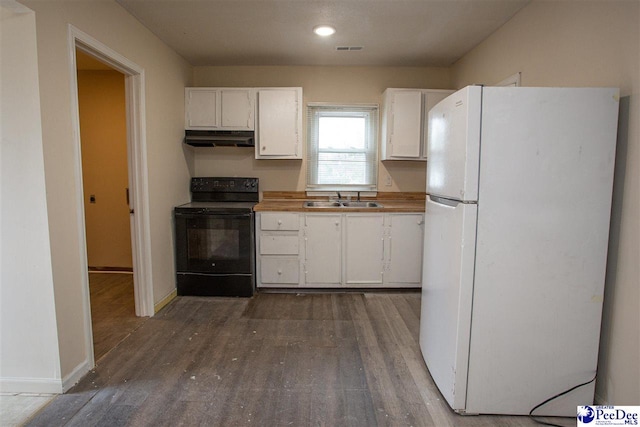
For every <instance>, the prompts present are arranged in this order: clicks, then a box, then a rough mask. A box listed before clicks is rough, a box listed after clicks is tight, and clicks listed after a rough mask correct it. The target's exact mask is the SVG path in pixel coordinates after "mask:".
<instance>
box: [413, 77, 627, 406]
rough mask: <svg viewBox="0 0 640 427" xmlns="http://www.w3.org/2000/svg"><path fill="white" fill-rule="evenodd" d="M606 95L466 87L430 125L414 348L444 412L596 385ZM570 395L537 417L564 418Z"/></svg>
mask: <svg viewBox="0 0 640 427" xmlns="http://www.w3.org/2000/svg"><path fill="white" fill-rule="evenodd" d="M618 104H619V95H618V89H606V88H520V87H519V88H515V87H480V86H469V87H466V88H464V89H462V90H460V91H458V92H456V93H454V94H452V95H450V96H449V97H447V98H446V99H444V100H443V101H441V102H440V103H439V104H437V105H436V106H435V107H434V108H433V109H432V110H431V111H430V113H429V129H430V136H429V141H428V159H427V161H428V163H427V194H428V197H427V202H426V213H425V233H424V235H425V246H424V264H423V265H424V267H423V282H422V307H421V319H420V348H421V350H422V354H423V357H424V360H425V362H426V365H427V368H428V369H429V372H430V374H431V376H432V377H433V380H434V381H435V383H436V385H437V386H438V388H439V390H440V392H441V393H442V395H443V396H444V398H445V399H446V400H447V402H448V403H449V405H450V406H451V408H452V409H454V410H455V411H457V412H460V413H467V414H513V415H518V414H528V413H529V411H530V410H531V409H532V408H533V407H535V406H536V405H537V404H539V403H541V402H543V401H544V400H546V399H547V398H550V397H552V396H554V395H555V394H557V393H560V392H562V391H564V390H567V389H569V388H571V387H572V386H575V385H577V384H580V383H583V382H586V381H589V380H590V379H592V378H593V377H594V376H595V373H596V367H597V360H598V343H599V336H600V321H601V314H602V302H603V292H604V280H605V267H606V258H607V244H608V238H609V219H610V211H611V196H612V186H613V169H614V158H615V148H616V131H617V117H618ZM594 387H595V384H594V383H593V382H592V383H590V384H588V385H586V386H583V387H580V388H578V389H576V390H575V391H573V392H571V393H569V394H567V395H566V396H564V397H561V398H559V399H556V400H554V401H552V402H550V403H548V404H546V405H544V406H542V407H541V408H539V409H538V410H536V412H535V413H534V414H536V415H558V416H575V415H576V406H577V405H588V404H592V403H593V397H594Z"/></svg>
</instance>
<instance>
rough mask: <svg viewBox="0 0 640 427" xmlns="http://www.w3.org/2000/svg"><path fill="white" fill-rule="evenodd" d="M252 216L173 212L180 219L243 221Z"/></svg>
mask: <svg viewBox="0 0 640 427" xmlns="http://www.w3.org/2000/svg"><path fill="white" fill-rule="evenodd" d="M252 215H253V214H251V213H247V214H224V213H207V212H189V213H186V212H175V216H177V217H178V216H179V217H182V218H202V217H209V218H212V217H213V218H225V219H244V218H251V216H252Z"/></svg>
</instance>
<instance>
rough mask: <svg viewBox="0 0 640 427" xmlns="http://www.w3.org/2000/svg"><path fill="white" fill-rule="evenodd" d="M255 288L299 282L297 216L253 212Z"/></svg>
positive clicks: (290, 284)
mask: <svg viewBox="0 0 640 427" xmlns="http://www.w3.org/2000/svg"><path fill="white" fill-rule="evenodd" d="M256 236H257V244H256V248H257V256H256V272H257V286H258V287H265V288H268V287H275V288H279V287H297V286H299V285H300V279H301V276H300V215H299V214H297V213H295V212H293V213H292V212H273V213H271V212H269V213H266V212H265V213H258V214H257V215H256Z"/></svg>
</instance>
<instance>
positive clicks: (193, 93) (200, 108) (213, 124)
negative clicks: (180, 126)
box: [184, 87, 220, 129]
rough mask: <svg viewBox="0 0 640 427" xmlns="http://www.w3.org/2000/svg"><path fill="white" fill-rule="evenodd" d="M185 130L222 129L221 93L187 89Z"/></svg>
mask: <svg viewBox="0 0 640 427" xmlns="http://www.w3.org/2000/svg"><path fill="white" fill-rule="evenodd" d="M184 126H185V129H218V128H220V91H219V90H216V89H210V88H191V87H188V88H185V90H184Z"/></svg>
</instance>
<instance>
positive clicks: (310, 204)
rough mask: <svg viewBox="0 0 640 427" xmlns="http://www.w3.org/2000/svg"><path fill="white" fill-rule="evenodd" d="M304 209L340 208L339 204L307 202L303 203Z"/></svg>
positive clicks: (340, 204)
mask: <svg viewBox="0 0 640 427" xmlns="http://www.w3.org/2000/svg"><path fill="white" fill-rule="evenodd" d="M304 207H305V208H339V207H342V203H340V202H327V201H307V202H304Z"/></svg>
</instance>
